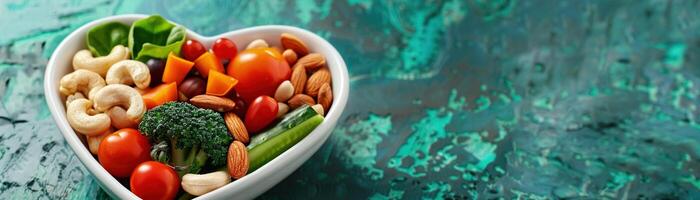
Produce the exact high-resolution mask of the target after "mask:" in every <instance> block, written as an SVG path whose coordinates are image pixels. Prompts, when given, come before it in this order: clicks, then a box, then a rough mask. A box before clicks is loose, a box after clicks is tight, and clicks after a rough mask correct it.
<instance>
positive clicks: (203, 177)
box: [182, 171, 231, 196]
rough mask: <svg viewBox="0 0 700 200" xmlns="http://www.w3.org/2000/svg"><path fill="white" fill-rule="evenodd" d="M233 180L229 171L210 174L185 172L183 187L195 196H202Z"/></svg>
mask: <svg viewBox="0 0 700 200" xmlns="http://www.w3.org/2000/svg"><path fill="white" fill-rule="evenodd" d="M230 182H231V177H230V176H229V175H228V173H227V172H224V171H215V172H212V173H208V174H185V176H183V177H182V189H184V190H185V191H186V192H187V193H190V194H191V195H194V196H201V195H203V194H206V193H208V192H211V191H213V190H216V189H217V188H220V187H221V186H224V185H226V184H228V183H230Z"/></svg>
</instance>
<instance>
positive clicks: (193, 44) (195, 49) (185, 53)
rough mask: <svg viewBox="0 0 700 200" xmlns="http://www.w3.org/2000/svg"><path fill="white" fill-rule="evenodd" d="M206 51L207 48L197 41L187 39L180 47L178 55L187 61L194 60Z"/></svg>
mask: <svg viewBox="0 0 700 200" xmlns="http://www.w3.org/2000/svg"><path fill="white" fill-rule="evenodd" d="M206 51H207V49H206V48H204V45H202V43H200V42H199V41H197V40H187V41H185V44H183V45H182V49H180V55H181V56H182V57H183V58H185V59H187V60H189V61H194V60H196V59H197V58H199V56H201V55H202V54H204V52H206Z"/></svg>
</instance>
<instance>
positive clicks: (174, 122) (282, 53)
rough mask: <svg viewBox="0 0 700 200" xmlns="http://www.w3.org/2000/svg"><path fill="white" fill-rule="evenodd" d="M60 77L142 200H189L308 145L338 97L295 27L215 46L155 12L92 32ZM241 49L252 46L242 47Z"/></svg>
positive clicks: (96, 151)
mask: <svg viewBox="0 0 700 200" xmlns="http://www.w3.org/2000/svg"><path fill="white" fill-rule="evenodd" d="M86 38H87V39H86V41H85V46H86V47H87V48H86V49H84V50H80V51H78V52H76V53H75V55H73V60H72V67H73V69H74V71H72V72H70V73H68V74H66V75H64V76H63V77H62V78H61V79H60V83H59V86H58V89H59V91H60V93H61V94H62V96H63V97H65V107H66V119H67V121H68V123H69V124H70V126H71V128H73V130H74V131H75V132H77V133H80V135H81V139H83V140H84V143H85V144H86V146H87V147H86V148H88V149H89V150H90V152H91V153H92V154H93V155H94V156H95V157H96V159H97V160H98V161H99V163H100V164H101V165H102V167H104V169H105V170H106V171H107V172H109V173H110V174H111V175H112V176H114V177H115V178H117V179H120V180H123V181H122V182H123V183H124V185H125V186H126V187H128V188H129V189H130V190H131V191H132V192H133V193H134V194H135V195H136V196H138V197H140V198H143V199H175V198H181V199H186V198H192V197H195V196H200V195H203V194H206V193H208V192H211V191H213V190H216V189H217V188H220V187H222V186H224V185H226V184H228V183H230V182H232V181H235V180H237V179H240V178H242V177H244V176H246V174H249V173H251V172H253V171H255V170H256V169H258V168H260V167H261V166H263V165H265V164H266V163H267V162H269V161H271V160H273V159H274V158H275V157H277V156H279V155H280V154H282V153H283V152H285V151H286V150H287V149H289V148H291V147H292V146H294V145H295V144H296V143H298V142H299V141H301V140H302V139H303V138H304V137H306V136H307V135H308V134H309V133H311V132H312V131H313V130H314V129H315V128H316V127H317V126H318V125H319V124H321V123H322V122H323V121H324V117H323V116H324V113H326V111H328V110H329V109H330V108H331V105H332V104H333V91H332V87H331V73H330V71H329V69H328V66H327V65H326V60H325V58H324V56H323V55H322V54H320V53H318V52H310V50H309V48H308V46H307V45H306V43H305V42H304V41H302V40H301V39H299V38H298V37H297V36H295V35H293V34H290V33H282V34H280V36H279V43H280V44H281V45H279V46H271V45H269V44H268V42H267V41H265V40H262V39H257V40H253V41H252V42H250V43H249V44H236V43H235V42H233V41H232V40H231V39H230V38H225V37H222V38H219V39H217V40H216V41H215V42H214V44H213V45H211V47H206V46H205V45H204V44H202V43H201V42H199V41H197V40H195V39H193V38H188V37H187V34H186V29H185V28H184V27H182V26H180V25H176V24H173V23H170V22H168V21H167V20H166V19H164V18H162V17H160V16H157V15H154V16H149V17H146V18H143V19H139V20H137V21H135V22H134V23H132V24H124V23H120V22H107V23H104V24H100V25H98V26H95V27H92V28H91V29H90V30H89V31H88V32H87V34H86ZM240 45H245V48H239V47H242V46H240Z"/></svg>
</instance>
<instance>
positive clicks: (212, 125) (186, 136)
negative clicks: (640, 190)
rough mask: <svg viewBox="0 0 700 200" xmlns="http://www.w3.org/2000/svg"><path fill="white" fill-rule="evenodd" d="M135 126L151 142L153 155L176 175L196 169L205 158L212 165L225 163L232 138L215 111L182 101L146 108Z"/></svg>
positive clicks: (201, 165) (202, 163) (201, 164)
mask: <svg viewBox="0 0 700 200" xmlns="http://www.w3.org/2000/svg"><path fill="white" fill-rule="evenodd" d="M139 130H140V131H141V133H142V134H143V135H145V136H147V137H148V138H149V139H150V140H151V142H152V144H154V145H153V149H152V151H151V156H152V157H153V159H154V160H157V161H160V162H163V163H166V164H171V165H172V166H174V167H175V169H176V170H177V171H178V173H179V174H180V175H183V174H185V173H198V172H199V171H200V170H201V169H202V167H203V166H204V165H205V164H206V163H207V161H208V162H209V164H211V165H212V166H214V167H218V166H222V165H224V164H226V154H227V153H228V146H229V144H231V141H232V140H233V139H232V138H231V135H229V134H228V130H227V129H226V124H225V122H224V119H223V117H221V115H220V114H219V113H217V112H215V111H213V110H209V109H202V108H197V107H195V106H193V105H191V104H189V103H184V102H169V103H166V104H163V105H161V106H158V107H156V108H153V109H151V110H149V111H147V112H146V114H145V115H144V116H143V119H142V120H141V123H140V124H139Z"/></svg>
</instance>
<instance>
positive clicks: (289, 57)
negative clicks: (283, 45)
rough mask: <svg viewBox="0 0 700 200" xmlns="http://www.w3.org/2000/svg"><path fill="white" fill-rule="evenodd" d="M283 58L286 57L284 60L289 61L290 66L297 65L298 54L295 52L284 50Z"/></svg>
mask: <svg viewBox="0 0 700 200" xmlns="http://www.w3.org/2000/svg"><path fill="white" fill-rule="evenodd" d="M282 57H284V60H286V61H287V64H289V66H293V65H294V63H297V53H294V50H291V49H287V50H284V52H282Z"/></svg>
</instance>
